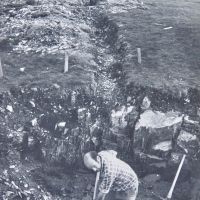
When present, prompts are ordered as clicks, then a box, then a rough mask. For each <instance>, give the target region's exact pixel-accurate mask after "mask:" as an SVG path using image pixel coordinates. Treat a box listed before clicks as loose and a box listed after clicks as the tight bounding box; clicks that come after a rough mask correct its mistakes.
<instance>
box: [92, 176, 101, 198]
mask: <svg viewBox="0 0 200 200" xmlns="http://www.w3.org/2000/svg"><path fill="white" fill-rule="evenodd" d="M99 177H100V172H97V174H96V180H95V186H94V194H93V200H95V199H96V196H97V187H98V183H99Z"/></svg>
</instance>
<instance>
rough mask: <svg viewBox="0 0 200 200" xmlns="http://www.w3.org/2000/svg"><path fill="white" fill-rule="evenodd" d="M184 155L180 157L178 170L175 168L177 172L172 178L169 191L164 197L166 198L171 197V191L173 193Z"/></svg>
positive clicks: (168, 199)
mask: <svg viewBox="0 0 200 200" xmlns="http://www.w3.org/2000/svg"><path fill="white" fill-rule="evenodd" d="M185 157H186V154H184V155H183V157H182V159H181V162H180V164H179V167H178V170H177V172H176V176H175V178H174V180H173V183H172V185H171V188H170V190H169V192H168V194H167V198H166V199H167V200H170V199H171V198H172V193H173V191H174V187H175V185H176V182H177V179H178V176H179V174H180V171H181V168H182V166H183V163H184V160H185Z"/></svg>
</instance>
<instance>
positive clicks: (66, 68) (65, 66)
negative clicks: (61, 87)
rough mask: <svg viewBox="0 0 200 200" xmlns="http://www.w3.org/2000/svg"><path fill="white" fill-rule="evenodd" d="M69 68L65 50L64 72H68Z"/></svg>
mask: <svg viewBox="0 0 200 200" xmlns="http://www.w3.org/2000/svg"><path fill="white" fill-rule="evenodd" d="M68 70H69V56H68V54H67V52H65V65H64V73H66V72H68Z"/></svg>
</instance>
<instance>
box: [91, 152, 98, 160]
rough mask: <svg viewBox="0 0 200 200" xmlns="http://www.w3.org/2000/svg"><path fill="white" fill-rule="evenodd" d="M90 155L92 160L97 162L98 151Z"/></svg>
mask: <svg viewBox="0 0 200 200" xmlns="http://www.w3.org/2000/svg"><path fill="white" fill-rule="evenodd" d="M89 154H90V156H91V158H92V159H94V160H95V161H97V156H98V153H97V152H96V151H90V152H89Z"/></svg>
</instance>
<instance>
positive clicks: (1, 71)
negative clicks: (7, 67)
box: [0, 58, 3, 78]
mask: <svg viewBox="0 0 200 200" xmlns="http://www.w3.org/2000/svg"><path fill="white" fill-rule="evenodd" d="M0 78H3V68H2V63H1V58H0Z"/></svg>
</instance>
